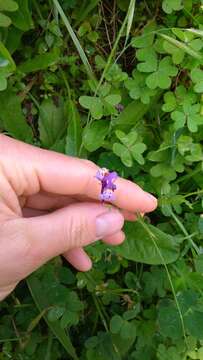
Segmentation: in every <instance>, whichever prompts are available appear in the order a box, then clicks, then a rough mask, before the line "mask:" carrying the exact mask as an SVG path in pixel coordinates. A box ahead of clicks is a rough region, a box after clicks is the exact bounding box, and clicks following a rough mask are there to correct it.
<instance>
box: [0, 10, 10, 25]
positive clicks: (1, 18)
mask: <svg viewBox="0 0 203 360" xmlns="http://www.w3.org/2000/svg"><path fill="white" fill-rule="evenodd" d="M9 25H11V19H10V18H9V17H8V16H7V15H5V14H2V13H1V12H0V27H8V26H9Z"/></svg>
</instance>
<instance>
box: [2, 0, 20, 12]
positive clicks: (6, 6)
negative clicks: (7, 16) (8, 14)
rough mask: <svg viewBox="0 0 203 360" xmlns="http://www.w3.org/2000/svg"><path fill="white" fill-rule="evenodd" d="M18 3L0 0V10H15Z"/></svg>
mask: <svg viewBox="0 0 203 360" xmlns="http://www.w3.org/2000/svg"><path fill="white" fill-rule="evenodd" d="M16 10H18V4H17V2H16V1H13V0H0V11H16Z"/></svg>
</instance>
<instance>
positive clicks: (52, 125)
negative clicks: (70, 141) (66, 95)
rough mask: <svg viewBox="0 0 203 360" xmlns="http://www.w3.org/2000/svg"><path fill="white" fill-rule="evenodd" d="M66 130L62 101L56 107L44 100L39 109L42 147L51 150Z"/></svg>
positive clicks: (48, 100)
mask: <svg viewBox="0 0 203 360" xmlns="http://www.w3.org/2000/svg"><path fill="white" fill-rule="evenodd" d="M65 129H66V121H65V119H64V104H63V100H62V99H61V98H60V99H59V105H58V106H56V105H55V104H54V103H53V101H52V100H51V99H47V100H44V101H43V102H42V104H41V105H40V108H39V133H40V140H41V142H42V145H43V146H44V147H46V148H51V147H52V146H53V145H54V144H55V143H56V142H57V140H59V139H60V138H61V137H62V135H64V131H65Z"/></svg>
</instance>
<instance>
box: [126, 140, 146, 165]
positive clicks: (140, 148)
mask: <svg viewBox="0 0 203 360" xmlns="http://www.w3.org/2000/svg"><path fill="white" fill-rule="evenodd" d="M146 149H147V147H146V145H145V144H143V143H137V144H135V145H133V147H131V149H130V152H131V154H132V156H133V158H134V159H135V160H136V161H137V162H138V163H139V164H140V165H143V164H144V162H145V161H144V158H143V156H142V153H143V152H144V151H145V150H146Z"/></svg>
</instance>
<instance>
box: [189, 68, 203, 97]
mask: <svg viewBox="0 0 203 360" xmlns="http://www.w3.org/2000/svg"><path fill="white" fill-rule="evenodd" d="M191 79H192V81H193V83H195V86H194V91H195V92H197V93H202V92H203V71H202V70H201V69H199V68H195V69H193V70H192V71H191Z"/></svg>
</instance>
